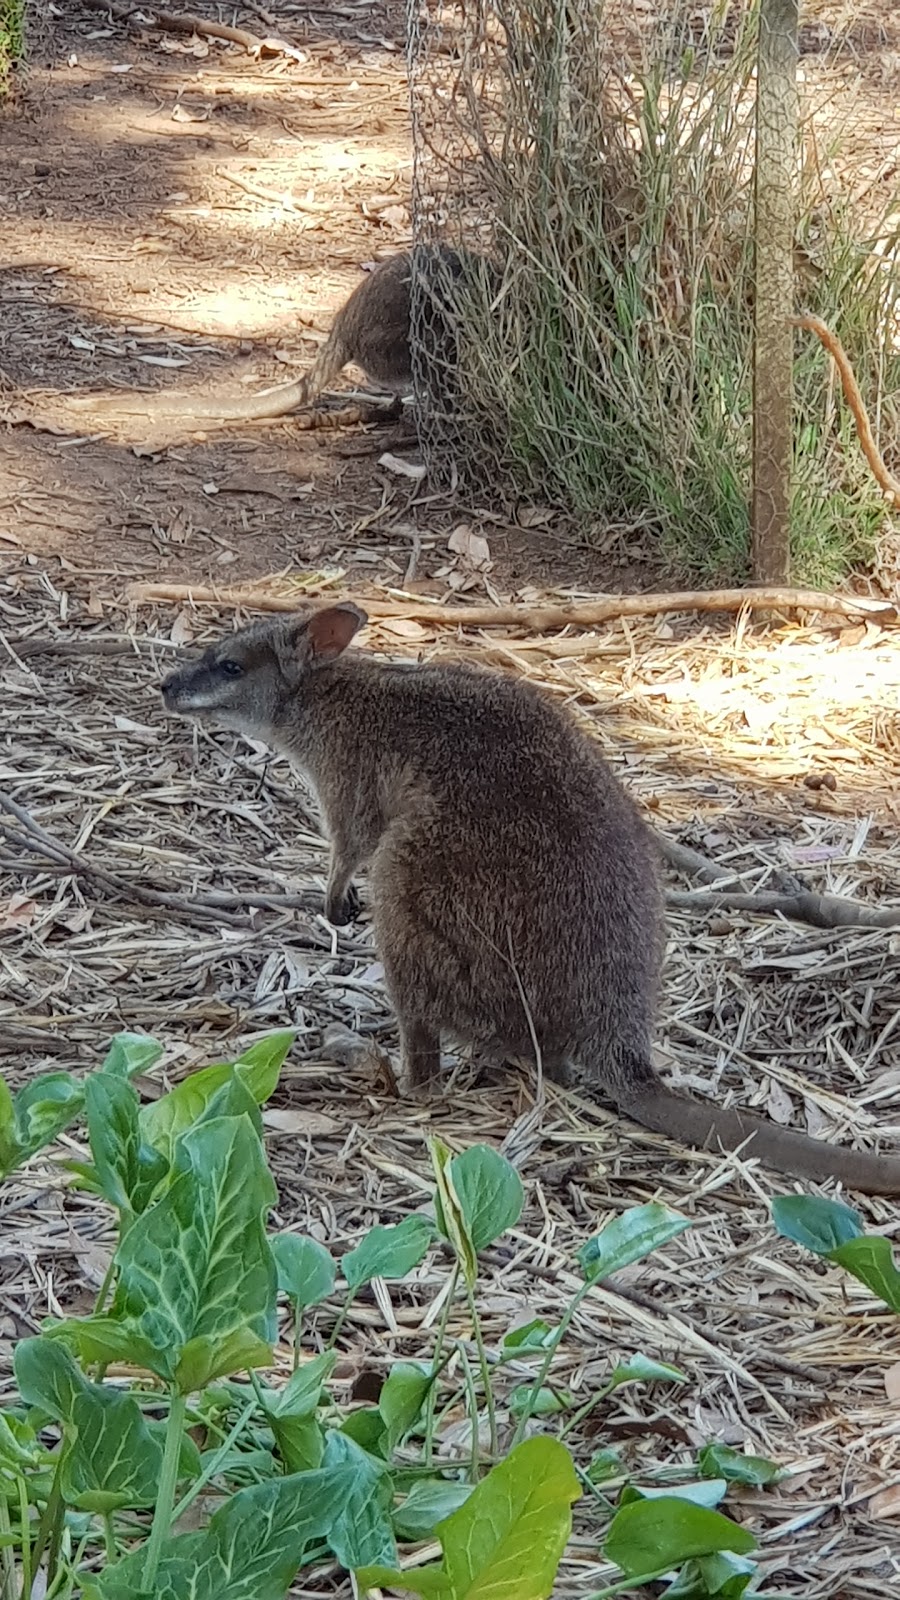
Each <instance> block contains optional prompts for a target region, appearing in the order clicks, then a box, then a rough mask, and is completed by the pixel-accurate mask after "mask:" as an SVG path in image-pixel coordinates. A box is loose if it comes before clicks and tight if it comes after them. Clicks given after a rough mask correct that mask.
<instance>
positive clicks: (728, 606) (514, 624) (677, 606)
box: [125, 583, 897, 633]
mask: <svg viewBox="0 0 900 1600" xmlns="http://www.w3.org/2000/svg"><path fill="white" fill-rule="evenodd" d="M125 593H126V597H127V599H128V600H129V602H130V603H131V604H132V605H159V604H176V605H180V604H183V603H184V602H187V603H188V604H192V605H198V606H200V605H210V606H218V607H220V608H221V609H223V610H227V609H241V610H247V611H295V610H296V609H297V607H298V606H299V605H302V604H303V603H304V600H305V599H308V598H309V594H308V592H307V593H306V594H305V595H304V596H301V595H300V594H294V595H292V594H290V593H285V594H278V593H276V592H275V591H273V590H272V589H266V588H261V587H253V588H250V587H248V588H246V589H228V588H223V589H216V588H208V587H206V586H205V585H204V584H185V583H132V584H129V586H128V588H127V589H126V591H125ZM335 598H337V596H335ZM745 606H747V607H750V608H751V609H759V610H763V611H772V610H775V609H781V610H784V611H812V612H822V613H824V614H826V615H827V614H831V615H838V616H865V617H870V618H871V620H872V621H873V622H878V623H880V624H882V625H883V626H887V625H888V624H889V623H894V622H896V621H897V608H896V607H895V606H894V605H892V604H891V603H890V602H889V601H887V600H884V601H881V600H870V599H868V598H864V597H862V596H857V595H839V594H823V593H820V592H819V591H818V590H817V589H779V588H775V589H709V590H703V589H697V590H693V589H691V590H684V591H682V590H675V591H673V592H671V593H663V594H632V595H609V596H606V597H604V598H602V599H597V600H579V601H571V602H569V603H567V604H562V605H560V604H555V605H544V606H532V605H502V606H466V605H460V606H452V605H451V606H446V605H431V604H429V603H428V602H427V601H415V600H410V601H408V602H406V601H405V602H402V603H401V602H399V601H396V602H393V603H386V602H384V601H380V600H373V601H366V602H365V609H366V611H367V612H368V614H369V616H370V617H372V619H373V620H378V619H379V618H381V617H405V618H407V619H408V620H409V621H414V622H430V623H432V624H434V626H435V627H449V628H456V627H459V628H526V629H529V630H531V631H532V632H536V633H541V632H543V631H544V630H549V629H551V628H566V627H569V626H581V627H584V626H592V625H595V624H599V623H601V622H612V621H615V620H616V618H618V617H649V616H656V615H658V614H659V613H660V612H666V611H741V610H743V608H744V607H745Z"/></svg>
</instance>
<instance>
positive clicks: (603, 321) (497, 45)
mask: <svg viewBox="0 0 900 1600" xmlns="http://www.w3.org/2000/svg"><path fill="white" fill-rule="evenodd" d="M409 14H410V18H411V31H410V68H411V76H412V105H413V129H414V136H415V144H416V188H415V225H416V230H417V235H418V237H419V238H421V239H423V240H427V241H434V240H436V239H447V240H449V241H450V242H451V243H462V244H463V245H466V246H471V247H474V248H475V249H476V250H486V251H487V252H488V253H489V255H490V256H491V258H492V260H493V262H494V264H495V268H496V272H495V276H494V277H493V278H492V279H490V280H489V281H488V282H487V283H485V281H484V277H483V274H479V273H477V272H470V273H469V275H468V277H467V280H466V284H465V289H464V292H463V293H462V295H461V297H460V318H461V322H462V324H463V327H464V334H463V336H462V340H461V367H462V390H463V394H462V396H460V394H459V393H458V392H457V390H456V386H455V385H450V386H449V387H448V385H447V384H446V383H445V381H444V378H443V375H442V373H441V371H440V370H439V371H438V372H437V373H435V372H434V371H428V370H426V365H425V356H426V355H427V341H425V340H424V330H425V328H426V327H427V320H426V319H427V314H428V313H429V307H430V304H431V301H430V292H429V291H430V284H431V280H432V279H433V277H434V273H433V269H432V267H431V265H430V262H431V259H432V258H431V257H429V256H423V257H422V262H423V266H422V269H421V273H420V277H421V279H422V283H421V285H420V288H419V298H418V305H419V308H420V312H421V316H422V318H423V322H422V330H423V353H422V354H423V365H422V371H421V372H420V374H419V377H420V387H422V388H423V390H424V395H425V407H424V416H423V423H422V433H423V444H424V446H425V449H426V452H427V456H428V460H429V465H430V468H431V471H432V474H433V476H436V477H438V476H440V477H443V478H444V479H445V480H449V481H451V482H452V481H455V480H456V479H457V478H458V477H460V476H465V477H468V478H470V479H473V480H474V481H475V483H477V484H479V485H480V486H482V487H485V486H487V485H489V486H490V489H491V491H492V492H493V493H495V494H496V493H497V492H498V490H501V491H502V490H504V489H505V492H506V493H507V494H508V495H510V496H513V495H517V494H522V493H524V494H526V495H531V496H535V497H537V498H538V499H539V500H541V501H550V502H552V503H553V504H555V505H558V506H560V507H561V508H563V509H564V510H565V511H568V512H569V513H571V514H572V515H573V516H574V517H575V518H576V520H577V521H578V522H579V524H580V526H581V527H582V529H583V530H585V531H586V532H587V534H588V536H589V537H590V536H597V535H599V534H600V533H601V532H602V531H603V530H604V529H605V528H606V527H607V526H608V525H609V523H610V522H612V523H614V524H616V525H621V524H625V525H627V526H629V527H632V528H638V529H641V530H643V533H644V536H645V538H646V539H647V540H648V541H649V540H652V541H655V542H656V543H657V544H658V545H659V546H660V547H661V549H662V550H663V552H664V554H665V555H666V556H667V557H668V558H669V559H670V560H672V561H673V562H674V563H675V564H676V565H677V566H679V567H680V568H681V569H682V570H683V571H685V572H694V573H699V574H702V575H704V576H705V577H707V578H710V577H711V578H713V579H719V580H721V579H722V578H723V577H727V576H730V577H736V576H740V575H742V574H743V572H744V571H745V569H746V558H747V545H748V503H749V487H750V448H751V393H750V390H751V368H750V353H751V342H752V307H753V204H752V200H753V189H752V153H753V141H754V122H753V109H754V88H755V83H754V62H755V26H756V8H755V7H753V6H748V7H747V8H745V9H744V10H743V11H742V12H741V13H740V15H739V17H738V12H737V8H733V7H724V6H723V7H717V8H716V9H715V10H714V12H713V13H712V15H711V16H710V17H708V18H707V19H706V20H705V21H703V20H702V19H701V18H700V17H699V14H698V13H697V11H696V8H695V7H693V6H686V5H680V4H676V5H675V6H674V7H671V8H669V9H668V10H667V11H666V14H665V17H664V18H663V17H660V14H659V11H658V8H656V7H647V6H643V5H640V4H638V3H636V0H635V3H632V4H627V3H626V4H625V5H618V4H617V5H615V6H612V5H605V4H604V3H603V0H574V3H572V4H567V5H566V6H551V7H548V6H546V5H544V4H539V3H535V0H503V3H501V4H498V5H497V6H493V5H490V4H488V3H487V0H476V3H475V4H473V5H471V6H469V5H467V6H466V8H465V13H464V16H463V17H462V18H461V19H457V21H456V24H455V27H454V28H452V29H451V25H450V23H449V22H448V21H447V17H448V13H447V10H446V8H444V7H443V6H441V5H439V4H438V3H437V0H410V4H409ZM736 17H738V20H736ZM837 82H838V80H837V78H836V75H835V74H834V73H833V72H832V70H831V67H830V64H829V62H828V60H827V59H822V60H820V61H818V62H812V63H810V62H807V63H805V76H804V116H805V120H804V129H803V163H802V172H801V181H800V187H799V195H798V221H797V239H798V246H797V296H798V305H797V309H798V311H799V310H804V309H805V310H810V311H812V312H814V313H815V314H817V315H819V316H820V317H822V318H823V319H824V320H825V322H826V323H828V324H829V326H830V327H832V328H834V329H836V331H837V332H838V333H839V335H840V337H841V339H842V340H843V343H844V345H845V346H846V348H847V350H848V353H849V355H850V359H851V362H852V363H853V365H854V367H855V369H856V372H857V375H858V377H859V378H860V382H861V385H862V388H863V392H864V394H865V395H866V398H867V402H868V405H869V409H870V411H871V412H872V414H873V415H874V416H875V418H876V425H877V431H878V432H879V433H880V435H881V438H882V444H883V445H889V444H890V443H891V442H892V441H893V440H895V439H896V437H897V433H898V422H900V419H898V401H897V396H898V394H900V352H898V346H897V341H896V332H897V316H896V306H897V304H898V302H900V265H898V257H897V238H898V226H900V211H898V208H897V199H896V194H895V193H894V191H893V186H891V185H890V184H888V185H887V186H883V185H878V184H875V185H872V184H866V185H865V186H864V187H863V188H862V189H861V187H860V184H859V174H858V172H857V171H856V170H855V169H854V167H853V165H852V163H851V162H850V161H849V160H848V161H847V162H845V163H844V164H843V165H842V160H841V143H842V133H843V131H844V129H843V127H842V125H841V116H842V114H843V117H844V119H845V121H846V124H847V125H850V126H852V122H853V115H854V110H855V107H854V105H853V103H852V101H851V102H849V103H848V102H847V100H846V99H845V100H843V101H842V100H841V97H840V96H839V94H837V92H836V83H837ZM842 105H843V106H844V107H845V108H846V109H845V110H844V112H843V113H842V112H841V107H842ZM885 196H887V198H884V197H885ZM440 292H441V293H442V294H443V293H445V292H446V289H445V288H443V287H442V288H441V291H440ZM796 348H797V368H796V393H797V405H796V418H797V431H796V451H795V493H794V505H793V524H794V539H795V550H794V558H795V573H796V575H797V577H798V578H800V579H801V581H808V582H813V583H816V584H819V585H821V586H823V587H827V586H828V585H829V584H830V583H831V582H832V581H833V580H834V579H835V578H836V577H838V576H840V575H841V574H842V573H843V572H845V571H846V570H847V568H848V567H849V566H850V565H851V564H852V563H853V562H855V561H857V560H859V559H862V558H866V557H868V556H870V555H871V553H872V549H873V541H874V539H875V536H876V534H877V531H878V529H879V527H880V526H881V525H882V522H883V516H884V506H883V503H882V501H881V498H880V496H879V494H878V491H877V486H876V485H875V484H874V483H872V482H871V481H870V479H869V477H868V471H867V468H866V464H865V461H864V459H863V457H862V455H861V453H860V451H859V448H858V444H857V441H856V439H855V436H854V430H853V424H852V420H851V419H850V418H849V416H848V415H847V414H846V413H845V412H844V410H843V408H842V407H841V406H840V405H839V404H837V403H836V399H835V390H834V385H833V381H832V378H831V375H830V372H829V368H828V363H827V361H826V360H825V359H824V358H823V355H822V352H821V350H820V349H819V348H818V347H817V346H816V344H815V341H813V340H810V338H809V336H808V334H807V335H800V334H798V338H797V347H796Z"/></svg>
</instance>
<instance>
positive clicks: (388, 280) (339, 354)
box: [180, 245, 485, 422]
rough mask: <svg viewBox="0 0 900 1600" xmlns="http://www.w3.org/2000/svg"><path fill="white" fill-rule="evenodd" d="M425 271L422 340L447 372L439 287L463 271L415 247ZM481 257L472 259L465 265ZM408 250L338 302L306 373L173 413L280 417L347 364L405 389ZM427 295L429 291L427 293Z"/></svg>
mask: <svg viewBox="0 0 900 1600" xmlns="http://www.w3.org/2000/svg"><path fill="white" fill-rule="evenodd" d="M418 249H419V252H420V254H419V257H418V261H419V262H420V263H421V264H422V266H423V268H424V269H425V278H426V280H427V281H426V282H425V283H423V290H422V295H423V311H422V320H423V328H422V335H423V341H424V345H425V350H426V352H427V353H428V354H429V355H430V356H432V358H433V359H435V360H437V361H439V362H440V363H441V365H443V366H447V367H450V368H451V369H452V368H453V367H454V366H455V333H454V326H453V324H454V313H453V308H452V306H451V305H450V304H448V299H447V289H448V286H449V285H452V283H453V282H455V281H456V280H458V279H459V277H460V275H461V273H462V270H463V267H462V259H461V257H460V255H459V253H458V252H457V251H455V250H451V249H450V248H449V247H446V246H425V245H421V246H419V247H418ZM484 259H485V258H484V257H479V256H475V255H473V256H472V257H471V260H472V262H473V263H474V262H482V261H484ZM412 272H413V252H412V251H404V252H403V253H402V254H400V255H396V256H391V257H390V259H389V260H387V261H382V262H380V263H379V265H378V266H377V267H375V268H374V270H373V271H372V272H370V273H367V274H366V276H365V277H364V278H363V280H362V282H361V283H358V284H357V286H356V288H355V289H354V290H353V292H352V294H350V296H349V297H348V299H347V300H345V301H344V304H343V305H342V306H341V308H340V310H339V311H338V313H337V315H336V317H335V319H334V322H333V323H332V325H331V331H330V333H329V335H328V338H327V339H326V340H325V343H324V344H323V346H322V348H321V350H320V351H319V354H318V355H317V356H316V359H315V361H314V362H313V364H312V366H311V367H310V369H309V371H308V372H307V373H306V374H305V375H304V376H303V377H302V378H297V379H296V380H295V381H294V382H293V383H284V384H280V385H279V386H278V388H276V389H266V390H263V391H262V392H261V393H259V394H251V395H246V396H241V397H239V398H238V399H229V398H223V399H221V400H215V399H210V400H199V399H196V398H195V397H193V396H189V397H182V399H181V401H180V409H181V410H182V411H184V412H185V413H189V414H190V417H191V418H192V420H196V421H201V420H203V419H206V418H216V419H218V420H219V421H220V422H240V421H260V420H261V419H263V418H266V417H280V416H284V415H286V413H287V412H289V411H294V410H296V408H297V407H298V406H305V405H309V404H310V402H311V401H312V400H315V398H316V396H317V395H318V394H320V393H321V391H322V390H323V389H324V388H326V387H327V385H328V384H329V383H333V381H334V379H335V378H336V377H337V376H338V374H339V373H340V372H342V371H343V369H344V367H345V366H346V365H347V363H348V362H350V361H352V362H354V364H355V365H356V366H358V367H362V369H363V371H364V372H365V374H366V376H367V377H368V378H369V379H370V380H371V381H372V382H374V383H377V384H380V385H381V387H382V388H384V389H388V390H390V391H391V392H392V393H394V394H398V395H399V394H404V393H406V392H408V391H409V390H410V389H411V388H412V382H413V368H412V351H411V348H410V332H411V329H410V323H411V314H412V310H411V307H412ZM429 291H430V292H429Z"/></svg>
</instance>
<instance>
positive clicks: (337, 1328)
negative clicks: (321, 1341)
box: [325, 1289, 356, 1350]
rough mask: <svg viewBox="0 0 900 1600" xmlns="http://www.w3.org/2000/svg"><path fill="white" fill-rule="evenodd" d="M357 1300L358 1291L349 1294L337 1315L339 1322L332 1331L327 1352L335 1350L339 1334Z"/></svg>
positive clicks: (353, 1290) (337, 1321)
mask: <svg viewBox="0 0 900 1600" xmlns="http://www.w3.org/2000/svg"><path fill="white" fill-rule="evenodd" d="M355 1299H356V1290H355V1289H351V1291H350V1293H349V1294H348V1296H347V1298H346V1300H345V1301H344V1304H343V1305H342V1306H341V1309H340V1311H339V1312H338V1314H337V1320H336V1322H335V1324H334V1327H333V1328H332V1330H331V1338H330V1339H329V1341H328V1343H327V1345H326V1346H325V1349H326V1350H333V1349H334V1347H335V1345H336V1344H337V1339H338V1334H339V1333H340V1331H341V1329H342V1327H343V1326H344V1323H345V1322H346V1320H347V1312H348V1311H349V1310H350V1307H351V1306H352V1304H353V1302H354V1300H355Z"/></svg>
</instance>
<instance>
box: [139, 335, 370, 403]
mask: <svg viewBox="0 0 900 1600" xmlns="http://www.w3.org/2000/svg"><path fill="white" fill-rule="evenodd" d="M349 360H350V354H349V352H348V351H347V349H346V347H345V345H344V342H343V340H342V339H341V338H339V337H338V338H335V337H334V335H333V334H329V336H328V338H327V339H326V340H325V343H324V344H323V346H322V348H321V350H320V351H319V354H318V355H317V356H316V359H315V361H314V362H313V364H312V366H311V367H310V369H309V371H308V372H306V373H305V374H304V376H303V377H302V378H295V379H294V380H293V382H291V383H280V384H279V385H278V386H277V388H275V389H263V390H261V391H259V392H257V393H256V394H248V395H223V396H222V398H221V399H219V400H216V399H215V398H214V397H210V398H209V399H201V398H200V397H199V396H197V395H184V394H182V395H177V396H176V395H166V394H165V393H163V394H162V395H154V396H153V397H152V406H151V402H150V401H149V400H148V397H147V396H145V395H141V396H136V397H135V399H134V405H133V407H132V409H134V410H136V411H140V412H142V413H143V412H145V411H148V410H152V414H153V415H154V416H156V415H159V416H167V417H168V416H183V417H189V418H190V420H191V421H192V422H261V421H263V420H265V418H267V417H283V416H286V415H287V413H288V412H289V411H296V410H297V408H298V406H305V405H308V404H309V402H310V401H311V400H314V399H315V397H316V395H317V394H319V393H320V392H321V390H322V389H324V388H325V387H326V385H327V384H329V383H331V382H332V380H333V379H334V378H336V377H337V376H338V373H339V372H340V371H341V370H342V369H343V367H345V366H346V364H347V362H348V361H349ZM119 407H120V409H122V410H127V409H129V407H128V405H127V403H126V401H124V400H123V401H120V402H119Z"/></svg>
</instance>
